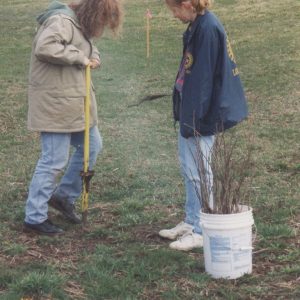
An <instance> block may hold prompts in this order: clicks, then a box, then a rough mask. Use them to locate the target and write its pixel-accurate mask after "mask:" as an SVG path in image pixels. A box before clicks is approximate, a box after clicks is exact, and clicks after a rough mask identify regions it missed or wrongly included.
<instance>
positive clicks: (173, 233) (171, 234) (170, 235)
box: [158, 222, 193, 240]
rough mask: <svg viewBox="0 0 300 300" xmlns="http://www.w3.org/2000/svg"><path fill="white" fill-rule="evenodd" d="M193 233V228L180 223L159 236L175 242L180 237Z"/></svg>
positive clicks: (161, 232)
mask: <svg viewBox="0 0 300 300" xmlns="http://www.w3.org/2000/svg"><path fill="white" fill-rule="evenodd" d="M192 231H193V226H192V225H190V224H187V223H185V222H180V223H179V224H177V225H176V226H175V227H174V228H171V229H163V230H161V231H160V232H159V233H158V234H159V235H160V236H161V237H163V238H166V239H169V240H175V239H176V238H177V237H178V236H180V235H184V234H186V233H188V232H192Z"/></svg>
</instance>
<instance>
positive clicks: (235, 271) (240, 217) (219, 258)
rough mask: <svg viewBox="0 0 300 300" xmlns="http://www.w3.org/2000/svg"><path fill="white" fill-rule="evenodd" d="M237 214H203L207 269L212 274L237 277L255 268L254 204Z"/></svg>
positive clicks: (222, 276) (215, 276)
mask: <svg viewBox="0 0 300 300" xmlns="http://www.w3.org/2000/svg"><path fill="white" fill-rule="evenodd" d="M240 208H241V212H240V213H235V214H206V213H202V212H201V214H200V220H201V222H200V225H201V227H202V233H203V251H204V262H205V271H206V272H207V273H208V274H210V275H211V276H212V277H213V278H227V279H235V278H238V277H241V276H243V275H244V274H246V273H248V274H250V273H251V272H252V225H253V224H254V220H253V215H252V208H250V207H248V206H245V205H241V206H240Z"/></svg>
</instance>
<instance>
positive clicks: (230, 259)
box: [209, 232, 252, 272]
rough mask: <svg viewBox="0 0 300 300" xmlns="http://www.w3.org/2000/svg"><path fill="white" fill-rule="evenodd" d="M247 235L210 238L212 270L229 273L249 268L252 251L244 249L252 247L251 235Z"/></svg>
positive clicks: (214, 236)
mask: <svg viewBox="0 0 300 300" xmlns="http://www.w3.org/2000/svg"><path fill="white" fill-rule="evenodd" d="M245 233H246V232H243V233H240V234H236V233H235V234H234V233H233V232H232V234H229V235H227V236H224V235H210V236H209V248H210V261H211V267H212V269H214V270H218V271H220V270H222V271H225V272H229V271H234V270H240V269H243V268H245V267H246V268H247V266H249V262H250V261H251V256H252V251H251V249H249V247H248V249H243V248H244V247H247V246H249V245H251V235H249V234H245Z"/></svg>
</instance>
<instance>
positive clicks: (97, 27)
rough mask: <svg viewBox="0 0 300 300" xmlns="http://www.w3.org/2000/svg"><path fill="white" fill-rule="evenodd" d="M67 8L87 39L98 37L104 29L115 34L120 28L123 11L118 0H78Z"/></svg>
mask: <svg viewBox="0 0 300 300" xmlns="http://www.w3.org/2000/svg"><path fill="white" fill-rule="evenodd" d="M69 6H70V8H72V9H73V10H74V12H75V14H76V16H77V19H78V22H79V24H80V26H81V28H82V32H83V34H84V35H85V36H86V37H88V38H93V37H100V36H101V35H102V33H103V30H104V28H105V27H108V28H109V29H111V30H112V31H113V32H114V33H115V34H116V33H117V32H118V30H119V29H120V27H121V23H122V17H123V10H122V6H121V3H120V1H119V0H80V1H79V2H72V3H71V4H69Z"/></svg>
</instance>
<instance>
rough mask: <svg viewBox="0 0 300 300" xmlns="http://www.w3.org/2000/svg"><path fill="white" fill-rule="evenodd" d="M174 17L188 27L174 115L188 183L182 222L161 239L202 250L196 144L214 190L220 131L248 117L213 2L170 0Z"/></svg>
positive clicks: (184, 37) (178, 76) (227, 42)
mask: <svg viewBox="0 0 300 300" xmlns="http://www.w3.org/2000/svg"><path fill="white" fill-rule="evenodd" d="M166 4H167V6H168V7H169V9H170V10H171V11H172V13H173V15H174V17H175V18H178V19H179V20H181V21H182V22H184V23H187V24H188V28H187V30H186V31H185V33H184V35H183V57H182V60H181V64H180V67H179V71H178V74H177V77H176V81H175V85H174V90H173V114H174V120H175V122H177V121H178V122H179V127H180V132H179V136H178V149H179V160H180V165H181V171H182V175H183V178H184V181H185V189H186V203H185V213H186V217H185V220H184V222H181V223H179V224H178V225H177V226H175V227H174V228H172V229H164V230H161V231H160V232H159V235H160V236H162V237H165V238H169V239H175V238H177V237H180V238H179V239H178V240H177V241H175V242H172V243H171V244H170V247H171V248H173V249H177V250H185V251H187V250H191V249H193V248H196V247H202V245H203V240H202V235H201V233H202V232H201V228H200V210H201V203H200V202H201V199H200V201H199V195H197V193H196V189H195V184H196V185H197V184H198V185H200V178H199V174H198V173H199V172H198V170H197V166H196V163H195V159H194V158H195V157H196V153H197V146H196V144H197V143H198V145H200V147H201V151H202V153H203V154H204V156H205V161H206V162H207V163H206V174H207V178H208V180H207V182H208V184H209V185H210V186H211V185H212V181H213V174H212V171H211V168H210V159H211V149H212V147H213V143H214V136H215V134H216V133H218V132H221V131H223V130H226V129H229V128H231V127H233V126H235V125H236V124H238V123H239V122H241V121H242V120H243V119H245V118H246V117H247V115H248V109H247V103H246V99H245V95H244V90H243V86H242V82H241V79H240V76H239V70H238V68H237V65H236V60H235V57H234V55H233V52H232V49H231V46H230V42H229V40H228V37H227V35H226V32H225V30H224V27H223V25H222V24H221V22H220V21H219V19H218V18H217V17H216V16H215V15H214V14H213V13H212V12H211V11H209V10H208V7H209V6H210V5H211V0H166Z"/></svg>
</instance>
